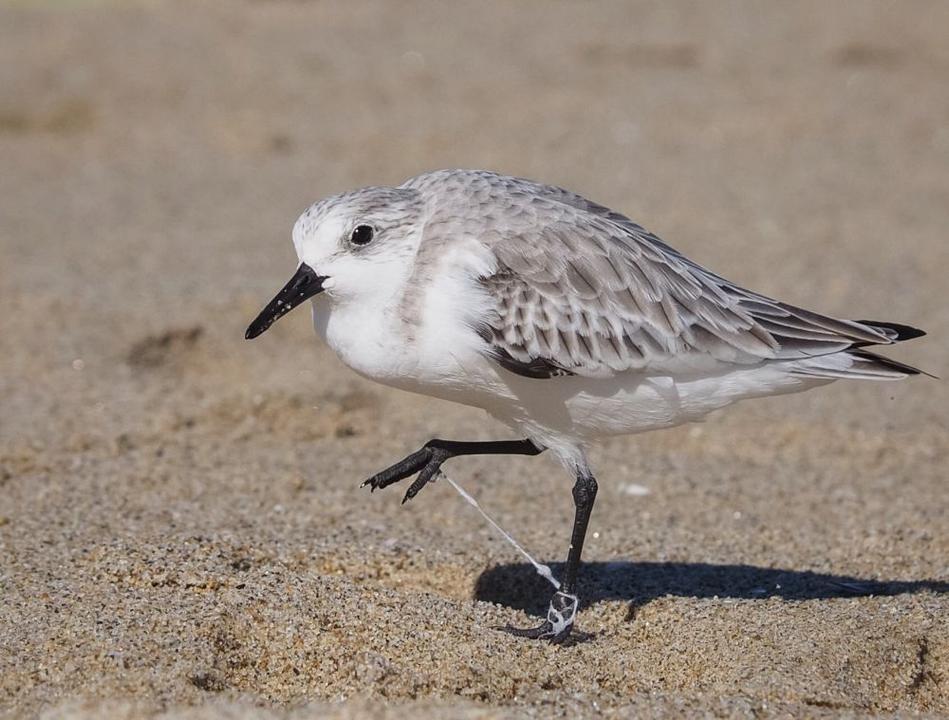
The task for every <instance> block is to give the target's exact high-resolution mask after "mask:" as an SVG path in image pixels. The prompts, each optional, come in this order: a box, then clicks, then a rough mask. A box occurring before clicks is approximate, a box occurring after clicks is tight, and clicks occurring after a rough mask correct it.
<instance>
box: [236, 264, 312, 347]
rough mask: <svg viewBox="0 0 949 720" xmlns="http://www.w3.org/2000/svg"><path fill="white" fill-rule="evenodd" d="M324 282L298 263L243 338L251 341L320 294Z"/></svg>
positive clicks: (307, 266)
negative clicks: (290, 276)
mask: <svg viewBox="0 0 949 720" xmlns="http://www.w3.org/2000/svg"><path fill="white" fill-rule="evenodd" d="M324 280H326V278H325V277H321V276H319V275H317V274H316V273H315V272H314V271H313V268H311V267H310V266H309V265H307V264H306V263H300V267H298V268H297V271H296V272H295V273H294V274H293V277H292V278H290V282H288V283H287V284H286V285H284V286H283V289H282V290H281V291H280V292H278V293H277V296H276V297H275V298H274V299H273V300H271V301H270V302H269V303H268V305H267V307H265V308H264V309H263V310H261V311H260V315H258V316H257V317H256V318H255V319H254V322H252V323H251V324H250V326H249V327H248V328H247V332H246V333H244V337H245V338H246V339H247V340H253V339H254V338H255V337H257V336H258V335H260V334H261V333H262V332H264V331H265V330H266V329H267V328H269V327H270V326H271V325H273V324H274V323H275V322H277V320H279V319H280V318H282V317H283V316H284V315H286V314H287V313H288V312H290V311H291V310H293V308H295V307H296V306H297V305H299V304H300V303H302V302H303V301H304V300H308V299H309V298H311V297H313V296H314V295H316V294H317V293H320V292H322V291H323V281H324Z"/></svg>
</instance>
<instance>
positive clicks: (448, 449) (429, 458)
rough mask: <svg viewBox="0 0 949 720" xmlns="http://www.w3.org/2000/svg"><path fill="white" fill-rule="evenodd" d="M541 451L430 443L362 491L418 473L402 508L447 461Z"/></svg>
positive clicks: (513, 443) (514, 444)
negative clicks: (473, 456)
mask: <svg viewBox="0 0 949 720" xmlns="http://www.w3.org/2000/svg"><path fill="white" fill-rule="evenodd" d="M543 451H544V448H542V447H538V446H537V445H535V444H534V443H533V442H531V441H530V440H494V441H490V442H461V441H457V440H439V439H438V438H435V439H434V440H429V441H428V442H427V443H425V445H424V446H422V448H420V449H419V450H416V451H415V452H414V453H412V454H411V455H409V456H408V457H407V458H405V459H404V460H400V461H399V462H397V463H396V464H395V465H391V466H390V467H387V468H386V469H385V470H383V471H382V472H378V473H376V474H375V475H373V476H372V477H371V478H369V479H368V480H366V481H365V482H364V483H363V484H362V487H366V486H367V485H368V486H369V487H370V488H371V489H372V491H373V492H374V491H376V490H381V489H382V488H384V487H388V486H389V485H392V484H393V483H396V482H398V481H399V480H404V479H405V478H407V477H409V476H410V475H415V473H418V477H417V478H415V480H414V481H413V482H412V484H411V485H410V486H409V489H408V490H406V492H405V497H403V498H402V503H403V504H404V503H405V502H407V501H408V500H411V499H412V498H414V497H415V496H416V495H418V494H419V492H420V491H421V489H422V488H423V487H425V486H426V485H428V483H430V482H431V481H432V480H434V479H435V476H436V475H438V471H439V469H440V468H441V466H442V463H443V462H445V461H446V460H450V459H451V458H453V457H457V456H459V455H538V454H540V453H542V452H543Z"/></svg>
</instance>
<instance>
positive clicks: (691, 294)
mask: <svg viewBox="0 0 949 720" xmlns="http://www.w3.org/2000/svg"><path fill="white" fill-rule="evenodd" d="M529 189H530V191H531V192H530V193H523V194H521V195H520V196H519V197H518V199H517V201H516V202H514V203H512V205H511V206H510V208H511V209H512V213H511V217H509V218H499V219H498V221H497V222H494V223H493V224H492V229H491V230H490V231H489V232H488V234H487V239H486V242H488V244H489V246H490V247H491V250H492V251H493V253H494V255H495V257H496V259H497V270H496V272H494V273H493V274H492V275H490V276H489V277H485V278H483V279H482V281H481V282H482V283H483V285H484V287H485V289H486V290H487V291H488V293H489V294H490V295H491V297H492V298H493V299H494V304H495V307H494V312H493V313H492V314H491V315H490V317H488V318H487V319H486V321H485V324H484V326H483V327H482V328H481V333H482V337H484V338H485V340H486V341H487V342H488V345H489V348H490V350H489V351H490V352H491V354H492V355H493V356H494V357H495V358H496V360H497V361H498V362H499V363H500V364H501V365H502V366H504V367H506V368H507V369H509V370H511V371H513V372H517V373H519V374H522V375H526V376H528V377H538V378H543V377H553V376H557V375H565V374H576V375H586V376H592V377H602V376H608V375H612V374H615V373H619V372H625V371H630V370H644V369H660V368H661V367H663V366H668V365H669V364H670V363H675V364H677V365H678V366H680V367H681V363H682V362H683V361H685V362H698V363H707V362H708V361H710V360H712V361H718V362H725V363H737V364H755V363H760V362H763V361H768V360H791V359H796V358H804V357H813V356H817V355H823V354H829V353H834V352H839V351H840V350H844V349H846V348H850V347H854V346H858V347H859V346H862V345H868V344H878V343H883V344H888V343H889V342H892V341H893V339H894V338H895V337H896V334H895V331H893V330H892V329H890V328H886V327H881V326H876V327H874V326H871V325H865V324H861V323H856V322H852V321H847V320H836V319H833V318H829V317H824V316H821V315H817V314H815V313H811V312H808V311H806V310H802V309H800V308H796V307H793V306H791V305H787V304H784V303H780V302H777V301H775V300H772V299H770V298H767V297H765V296H763V295H759V294H757V293H753V292H751V291H749V290H745V289H743V288H740V287H738V286H736V285H734V284H732V283H730V282H728V281H727V280H725V279H724V278H721V277H719V276H717V275H715V274H713V273H711V272H709V271H707V270H705V269H703V268H702V267H700V266H698V265H696V264H695V263H693V262H691V261H690V260H688V259H687V258H685V257H684V256H683V255H681V254H680V253H678V252H677V251H675V250H673V249H672V248H671V247H669V246H668V245H666V244H665V243H663V242H662V241H661V240H659V239H658V238H657V237H656V236H654V235H652V234H650V233H648V232H647V231H645V230H644V229H643V228H642V227H640V226H639V225H637V224H635V223H634V222H632V221H631V220H629V219H628V218H626V217H624V216H622V215H619V214H618V213H615V212H613V211H611V210H609V209H608V208H605V207H603V206H600V205H596V204H594V203H591V202H589V201H587V200H585V199H584V198H582V197H580V196H577V195H573V194H572V193H569V192H568V191H565V190H561V189H559V188H550V187H548V186H539V185H535V184H533V183H531V184H530V185H529ZM525 204H526V207H524V206H525Z"/></svg>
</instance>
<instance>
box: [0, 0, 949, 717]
mask: <svg viewBox="0 0 949 720" xmlns="http://www.w3.org/2000/svg"><path fill="white" fill-rule="evenodd" d="M947 77H949V6H947V5H946V4H945V3H941V2H929V3H927V2H902V3H887V2H835V3H824V2H806V3H782V4H759V3H700V2H693V3H687V2H654V3H637V4H626V3H619V2H617V3H602V4H600V3H598V4H592V3H568V2H523V3H505V2H497V3H493V2H492V3H482V2H477V3H476V2H470V3H408V2H406V3H402V2H399V3H395V2H393V3H388V2H372V3H355V4H350V3H332V2H304V1H289V0H286V1H284V0H266V1H265V0H258V1H256V2H251V1H248V0H245V1H238V0H234V1H233V2H213V3H212V2H206V3H186V2H179V3H174V2H157V1H155V2H142V3H129V2H123V3H118V2H91V1H90V2H80V1H78V0H77V1H75V2H68V3H66V2H52V0H50V1H47V2H14V3H12V4H11V3H7V4H5V5H3V6H2V7H0V158H2V172H0V198H2V200H0V318H2V319H0V328H2V332H0V342H2V354H0V714H2V715H3V716H4V717H35V716H38V715H41V714H42V715H44V716H45V717H50V718H133V717H135V718H137V717H163V718H213V719H215V720H217V719H219V718H243V717H265V718H311V717H331V718H362V717H382V718H401V717H406V716H408V717H420V718H426V717H430V718H436V717H459V718H513V717H524V716H527V717H537V718H540V717H551V716H559V717H585V716H607V717H629V716H636V717H661V716H667V717H682V716H701V717H707V716H738V717H755V718H761V717H790V716H795V717H796V716H807V717H813V716H827V717H830V716H846V717H866V716H877V715H882V716H906V715H910V714H914V713H921V714H927V715H930V716H947V715H949V623H947V617H949V594H947V590H949V512H947V511H949V506H947V480H946V475H947V460H949V433H947V424H949V391H947V389H946V383H945V382H940V381H936V380H930V379H926V378H918V379H913V380H911V381H906V382H902V383H898V384H872V383H868V384H860V383H849V384H848V383H837V384H835V385H833V386H831V387H828V388H824V389H821V390H817V391H813V392H811V393H808V394H804V395H798V396H793V397H785V398H775V399H769V400H762V401H756V402H753V403H747V404H745V405H742V406H738V407H735V408H731V409H730V410H728V411H726V412H724V413H720V414H719V415H717V416H714V417H712V418H710V419H709V420H708V422H706V423H703V424H700V425H692V426H688V427H683V428H679V429H675V430H671V431H667V432H664V433H654V434H650V435H643V436H639V437H634V438H618V439H615V440H611V441H609V442H606V443H603V445H602V446H600V447H598V448H596V449H595V450H594V452H593V454H592V458H593V462H594V464H595V468H596V470H597V473H598V476H599V478H600V487H601V491H600V502H599V504H598V506H597V508H596V510H595V513H594V517H593V524H592V527H591V535H590V536H589V538H588V544H587V548H586V559H587V560H589V561H590V565H589V566H588V569H587V570H586V571H585V573H584V575H583V597H584V608H583V611H582V614H581V616H580V619H579V623H578V629H579V630H580V631H582V633H578V640H580V641H579V642H576V643H574V644H572V645H570V646H569V647H551V646H548V645H544V644H534V643H531V642H528V641H521V640H516V639H512V638H511V637H508V636H506V635H503V634H500V633H498V632H496V631H494V630H493V629H492V627H493V626H496V625H500V624H505V623H508V622H514V623H521V624H525V623H527V622H536V620H537V616H538V614H539V613H541V612H542V610H543V606H544V604H545V598H546V594H547V589H546V588H545V587H544V585H543V581H542V580H541V579H540V578H538V577H537V576H536V575H534V574H533V573H532V572H531V570H530V568H529V567H527V566H526V565H525V564H524V562H523V561H522V559H521V558H519V557H518V556H517V555H515V554H514V553H513V551H512V550H511V548H510V547H509V546H508V545H506V544H505V543H504V542H503V541H502V540H500V539H499V538H498V537H497V535H496V534H494V533H493V531H492V530H491V529H490V528H489V527H488V526H487V525H486V523H485V522H484V521H483V520H482V518H481V517H480V516H479V515H477V513H476V512H475V511H474V510H473V509H472V508H471V507H470V506H468V505H467V504H465V503H464V502H463V501H462V500H461V499H460V498H459V497H458V496H457V495H456V494H455V493H454V492H453V491H452V489H451V488H450V487H449V486H448V485H447V484H446V483H444V482H442V483H436V484H435V485H434V486H432V487H430V488H427V489H425V490H424V492H422V493H421V494H420V495H419V497H418V498H416V499H415V500H414V501H413V502H411V503H409V504H408V505H406V506H404V507H402V506H400V504H399V501H400V500H401V495H402V490H401V489H400V488H393V489H391V490H389V491H386V492H381V493H379V492H377V493H375V494H373V495H371V496H370V495H369V494H368V493H367V492H366V491H365V490H361V489H360V488H359V483H360V482H361V480H362V479H363V478H365V477H367V476H368V475H369V474H371V473H372V472H374V471H376V470H378V469H380V468H382V467H384V466H386V465H388V464H389V463H391V462H394V461H395V460H397V459H399V458H401V457H402V456H403V455H405V454H407V453H408V452H410V451H411V450H414V449H415V448H416V447H418V446H419V445H421V444H422V443H423V442H425V441H426V440H427V439H429V438H430V437H433V436H443V437H448V438H459V439H491V438H506V437H510V436H511V433H510V431H508V430H507V429H506V428H503V427H500V426H497V425H496V424H494V423H493V422H492V421H491V420H489V419H488V418H487V417H486V416H484V415H483V414H482V413H480V412H478V411H475V410H471V409H466V408H463V407H459V406H452V405H449V404H446V403H441V402H437V401H434V400H429V399H426V398H422V397H414V396H410V395H407V394H403V393H400V392H397V391H393V390H387V389H384V388H382V387H379V386H375V385H373V384H371V383H369V382H366V381H364V380H361V379H359V378H358V377H356V376H355V375H354V374H353V373H351V372H350V371H348V370H347V369H346V368H344V367H343V366H342V365H341V364H340V363H339V362H338V361H337V360H336V359H335V357H333V355H332V354H331V353H330V352H329V351H328V350H327V349H325V348H324V347H322V346H320V344H319V343H318V341H317V340H316V339H315V338H314V336H313V334H312V332H311V330H310V326H309V317H308V314H307V313H306V312H305V311H297V312H295V313H294V314H292V315H291V316H289V317H288V318H286V319H285V320H283V321H281V322H280V323H279V324H278V325H276V326H275V327H274V328H273V329H272V330H271V331H270V332H268V333H267V334H266V335H265V336H263V337H262V338H260V339H258V340H256V341H254V342H253V343H248V342H245V341H244V340H243V331H244V328H245V327H246V325H247V323H248V322H249V321H250V319H252V318H253V316H254V315H255V313H256V312H257V310H259V308H260V307H261V306H262V304H263V303H264V302H266V301H267V300H269V299H270V297H272V295H273V294H274V292H275V291H276V290H277V289H278V288H279V287H280V286H281V285H282V284H283V283H284V282H285V280H286V279H287V278H288V277H289V275H290V273H291V272H292V270H293V267H294V260H295V258H294V256H293V251H292V247H291V244H290V242H289V230H290V227H291V225H292V223H293V221H294V219H295V218H296V216H297V214H298V213H299V212H300V211H301V210H302V209H303V208H304V207H305V206H306V205H308V204H309V203H310V202H311V201H313V200H315V199H316V198H318V197H321V196H323V195H325V194H328V193H331V192H336V191H339V190H343V189H346V188H350V187H355V186H359V185H363V184H369V183H397V182H400V181H401V180H402V179H404V178H405V177H408V176H410V175H413V174H415V173H417V172H420V171H422V170H425V169H432V168H438V167H451V166H462V167H484V168H491V169H496V170H499V171H503V172H509V173H515V174H519V175H526V176H529V177H535V178H539V179H542V180H545V181H548V182H554V183H559V184H563V185H566V186H568V187H571V188H573V189H576V190H579V191H581V192H583V193H584V194H586V195H588V196H590V197H592V198H594V199H596V200H598V201H600V202H604V203H607V204H610V205H612V206H614V207H616V208H618V209H621V210H623V211H625V212H627V213H628V214H630V215H632V216H633V217H634V218H636V219H637V220H639V221H640V222H642V223H644V224H646V225H647V226H648V227H649V228H651V229H653V230H655V231H656V232H658V233H659V234H660V235H661V236H663V237H664V238H665V239H667V240H668V241H669V242H670V243H672V244H673V245H674V246H676V247H678V248H680V249H681V250H683V251H684V252H686V253H688V254H689V255H691V256H692V257H694V258H695V259H696V260H698V261H699V262H702V263H704V264H706V265H708V266H710V267H712V268H713V269H715V270H717V271H719V272H721V273H722V274H724V275H726V276H728V277H730V278H732V279H734V280H736V281H738V282H741V283H743V284H746V285H748V286H750V287H752V288H755V289H757V290H760V291H762V292H765V293H768V294H771V295H774V296H777V297H780V298H782V299H785V300H787V301H789V302H794V303H797V304H803V305H806V306H808V307H811V308H813V309H816V310H820V311H823V312H827V313H830V314H836V315H839V316H843V317H859V318H880V319H885V320H894V321H902V322H907V323H911V324H914V325H917V326H920V327H922V328H925V329H927V330H928V331H929V332H930V335H929V337H927V338H923V339H921V340H916V341H914V342H912V343H909V344H907V345H905V346H901V347H899V348H895V349H893V352H892V355H894V356H895V357H898V358H900V359H902V360H904V361H906V362H911V363H915V364H918V365H920V366H922V367H924V368H926V369H927V370H929V371H931V372H933V373H935V374H941V375H946V373H947V372H949V368H947V365H946V357H947V350H949V340H947V338H949V314H947V312H946V302H945V283H946V276H947V271H949V241H947V228H949V129H947V128H949V93H947V92H946V87H947V85H946V80H947ZM448 469H449V471H450V472H451V474H452V477H453V478H455V479H456V480H458V481H459V482H461V483H462V484H463V485H464V486H465V487H466V488H467V489H468V490H469V491H470V492H472V493H473V494H474V495H476V496H477V497H478V498H479V500H480V501H481V502H482V503H483V504H484V506H485V507H486V509H488V511H489V512H491V513H492V514H493V515H495V516H496V517H497V518H498V519H499V520H500V521H501V523H502V524H503V525H505V527H508V528H510V529H512V530H514V531H515V533H516V535H517V537H518V538H519V539H520V540H521V541H522V542H523V543H524V544H525V545H526V546H527V547H528V548H529V549H530V550H531V551H532V552H534V553H535V554H536V555H537V556H538V557H539V558H541V559H542V560H544V561H546V562H551V563H554V568H555V570H557V569H558V565H557V564H556V563H558V562H559V561H561V560H562V557H563V555H564V553H565V550H566V545H567V541H568V532H569V522H570V518H571V515H572V505H571V499H570V493H569V487H570V484H571V483H570V479H569V478H568V477H567V476H566V475H565V474H564V473H563V471H562V470H561V469H560V468H559V467H557V466H556V464H555V463H554V462H553V461H552V460H551V459H549V458H545V457H541V458H515V459H511V460H509V461H508V460H504V459H500V458H472V459H465V460H459V461H455V462H453V463H452V464H451V465H449V466H448Z"/></svg>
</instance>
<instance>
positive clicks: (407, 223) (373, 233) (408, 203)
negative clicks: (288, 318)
mask: <svg viewBox="0 0 949 720" xmlns="http://www.w3.org/2000/svg"><path fill="white" fill-rule="evenodd" d="M420 214H421V201H420V199H419V197H418V193H417V192H416V191H415V190H410V189H404V188H391V187H369V188H363V189H361V190H355V191H353V192H349V193H344V194H342V195H334V196H333V197H328V198H326V199H324V200H320V201H319V202H317V203H314V204H313V205H311V206H310V207H309V208H308V209H307V210H306V212H304V213H303V214H302V215H301V216H300V218H299V219H298V220H297V222H296V224H295V225H294V227H293V245H294V247H295V248H296V251H297V258H298V259H299V261H300V264H299V266H298V267H297V271H296V273H294V275H293V277H291V278H290V280H289V282H287V284H286V285H285V286H284V287H283V289H282V290H280V292H279V293H277V295H276V297H274V299H273V300H271V301H270V303H269V304H268V305H267V307H265V308H264V309H263V310H262V311H261V312H260V314H259V315H258V316H257V318H256V319H255V320H254V321H253V322H252V323H251V324H250V326H249V327H248V328H247V333H246V334H245V337H246V338H247V339H248V340H249V339H251V338H255V337H257V336H258V335H260V334H261V333H263V332H264V331H265V330H267V328H269V327H270V326H271V325H273V323H274V322H276V321H277V320H278V319H280V318H281V317H282V316H284V315H286V314H287V313H288V312H290V311H291V310H292V309H293V308H295V307H296V306H297V305H299V304H301V303H302V302H303V301H304V300H307V299H309V298H311V297H314V296H316V295H317V294H319V293H322V292H325V293H326V294H327V295H329V296H331V297H332V298H334V299H335V300H336V301H342V302H346V301H371V299H372V297H373V296H375V295H376V294H381V293H386V292H388V291H390V290H391V289H392V288H394V287H396V286H398V285H401V284H402V283H403V282H404V281H405V280H406V278H407V277H408V273H409V272H410V269H411V265H412V260H413V258H414V257H415V252H416V250H417V248H418V243H419V239H420V231H421V225H422V223H421V222H419V216H420Z"/></svg>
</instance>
